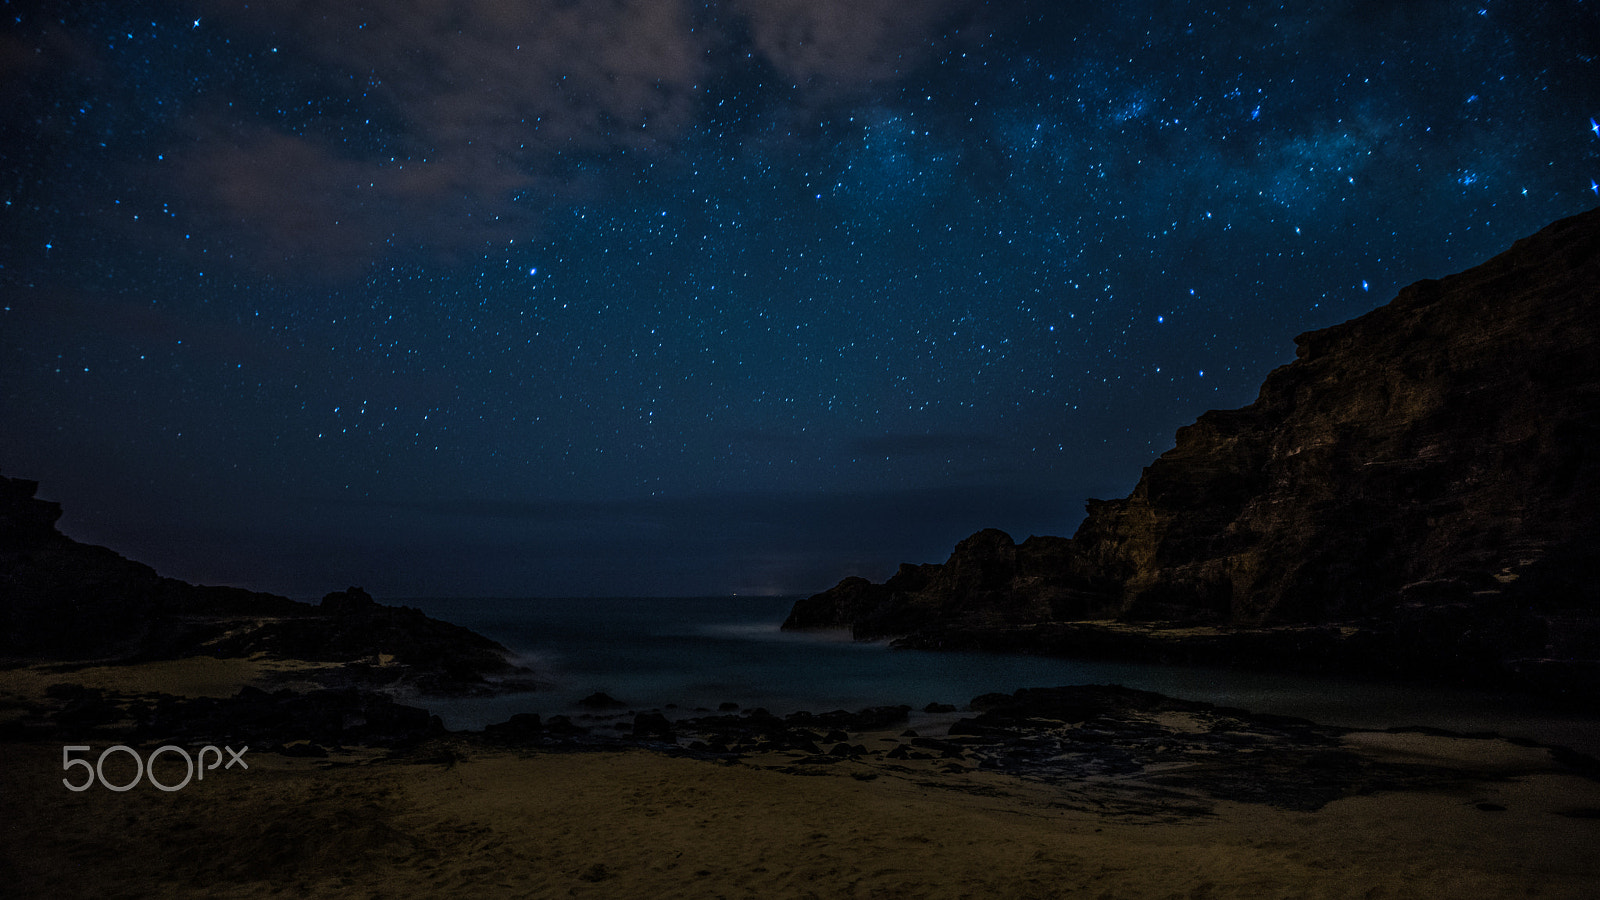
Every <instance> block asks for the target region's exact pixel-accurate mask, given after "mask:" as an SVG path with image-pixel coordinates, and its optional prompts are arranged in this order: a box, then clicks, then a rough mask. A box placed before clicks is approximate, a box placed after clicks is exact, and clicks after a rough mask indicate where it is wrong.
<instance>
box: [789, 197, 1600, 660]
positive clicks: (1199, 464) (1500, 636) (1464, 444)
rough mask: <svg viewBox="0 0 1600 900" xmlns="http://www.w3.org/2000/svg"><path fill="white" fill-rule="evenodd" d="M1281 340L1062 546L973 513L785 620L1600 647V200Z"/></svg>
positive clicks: (907, 628) (869, 627) (1581, 649)
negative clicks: (1440, 636) (1284, 357)
mask: <svg viewBox="0 0 1600 900" xmlns="http://www.w3.org/2000/svg"><path fill="white" fill-rule="evenodd" d="M1295 341H1296V343H1297V344H1298V345H1299V350H1298V359H1296V360H1295V361H1294V362H1293V363H1291V364H1289V365H1286V366H1283V367H1281V368H1279V369H1277V370H1276V371H1274V372H1272V373H1271V374H1270V375H1269V376H1268V377H1267V379H1266V381H1265V383H1264V384H1263V385H1262V388H1261V393H1260V396H1259V398H1258V399H1257V400H1256V402H1255V403H1252V404H1251V405H1249V406H1247V407H1244V408H1243V409H1238V410H1231V411H1225V412H1224V411H1212V412H1208V413H1206V414H1205V415H1203V416H1201V417H1200V418H1199V420H1198V421H1196V422H1195V423H1194V424H1193V425H1189V426H1187V427H1185V428H1183V429H1180V430H1179V432H1178V435H1177V445H1176V446H1175V447H1174V448H1173V449H1172V450H1169V451H1168V452H1167V453H1165V454H1163V455H1162V456H1161V457H1160V458H1159V459H1158V460H1156V461H1155V462H1154V463H1153V464H1151V465H1150V466H1149V467H1148V468H1146V469H1145V471H1144V475H1143V477H1142V478H1141V479H1140V481H1139V483H1138V485H1137V487H1135V488H1134V491H1133V493H1132V494H1131V495H1129V496H1128V497H1126V498H1124V499H1121V500H1112V501H1090V503H1089V510H1088V512H1089V514H1088V517H1087V518H1086V519H1085V520H1084V522H1083V524H1082V525H1081V526H1080V527H1079V529H1078V531H1077V533H1076V534H1075V535H1074V536H1073V538H1072V539H1071V540H1070V541H1064V540H1061V539H1058V538H1051V539H1041V538H1031V539H1030V540H1029V541H1028V542H1025V543H1024V544H1022V545H1020V546H1013V545H1012V544H1011V541H1010V540H1009V538H1005V536H1004V535H1003V534H1000V533H998V532H980V534H979V535H975V536H974V537H973V538H969V539H968V540H967V541H965V542H963V544H962V545H961V547H958V548H957V551H956V553H955V554H954V555H953V556H952V557H951V559H950V561H949V562H947V563H945V564H944V565H942V566H924V567H919V576H918V578H919V581H918V583H917V584H916V585H911V584H909V583H908V584H906V585H904V587H903V588H897V587H896V585H895V582H896V580H897V579H901V576H902V575H904V574H905V573H906V571H907V570H906V569H905V568H902V570H901V575H897V576H896V578H895V579H891V580H890V582H889V583H887V584H885V585H881V586H879V585H870V584H866V583H848V587H847V586H846V585H841V586H840V587H838V588H835V589H833V590H832V591H829V592H825V593H824V594H821V595H818V597H816V598H812V599H811V600H806V601H801V603H800V604H797V605H796V610H795V616H794V617H791V625H792V626H799V625H803V624H806V623H808V622H811V621H812V620H814V619H817V618H826V617H827V616H828V615H830V614H831V615H833V616H834V617H835V618H834V620H833V621H831V622H826V623H821V622H818V623H816V624H829V625H853V626H855V627H856V630H857V632H858V634H859V635H861V636H876V635H881V634H885V633H900V634H907V633H915V632H918V631H923V630H927V629H935V628H936V629H943V630H945V631H949V630H950V629H952V628H959V627H983V626H985V625H989V624H994V623H1000V624H1003V625H1006V626H1019V625H1031V624H1038V623H1045V622H1059V621H1064V620H1070V619H1093V618H1114V619H1119V620H1122V621H1125V622H1128V621H1163V622H1170V621H1183V622H1186V623H1191V624H1193V623H1212V624H1215V625H1218V626H1223V627H1261V626H1275V625H1285V624H1312V623H1337V622H1361V623H1366V624H1369V625H1371V624H1372V623H1377V624H1376V625H1375V626H1374V627H1390V628H1402V627H1403V628H1406V629H1412V630H1419V631H1426V630H1427V629H1428V628H1430V627H1433V626H1437V627H1439V628H1455V629H1461V628H1470V629H1476V630H1478V631H1479V632H1488V631H1494V632H1497V633H1496V634H1494V635H1493V636H1492V637H1485V638H1483V639H1485V640H1492V641H1496V642H1498V645H1499V646H1500V648H1501V649H1502V650H1504V652H1505V653H1506V654H1509V655H1517V656H1549V655H1563V654H1566V655H1585V654H1586V655H1587V658H1600V641H1597V640H1596V635H1595V633H1594V629H1593V628H1592V626H1591V625H1589V624H1587V623H1590V622H1592V621H1593V619H1594V618H1595V617H1596V616H1600V589H1597V587H1596V584H1597V578H1596V576H1597V575H1600V568H1597V565H1596V563H1595V562H1593V561H1591V560H1593V559H1595V558H1600V553H1595V552H1593V551H1592V549H1591V545H1592V544H1593V543H1594V542H1595V540H1596V538H1597V536H1600V450H1597V449H1596V448H1597V447H1600V210H1595V211H1592V212H1589V213H1585V214H1583V215H1579V216H1574V217H1572V218H1569V219H1564V220H1562V221H1560V222H1557V223H1555V224H1553V225H1551V226H1549V227H1548V228H1546V229H1544V230H1543V231H1541V232H1539V233H1538V234H1536V235H1534V236H1532V237H1529V238H1526V239H1524V240H1522V241H1519V242H1517V243H1516V244H1515V245H1514V246H1513V247H1512V248H1511V249H1510V250H1508V251H1506V252H1505V253H1503V254H1501V255H1499V256H1497V257H1495V258H1494V259H1492V260H1490V261H1488V262H1487V263H1484V264H1483V265H1481V266H1478V267H1477V268H1474V269H1471V270H1469V271H1467V272H1464V273H1462V274H1459V275H1454V276H1451V277H1448V278H1444V279H1442V280H1438V281H1423V282H1419V283H1417V284H1414V285H1412V286H1410V287H1408V288H1406V289H1405V290H1403V291H1401V293H1400V295H1399V296H1398V297H1397V298H1396V299H1395V300H1394V301H1393V302H1391V303H1389V304H1388V305H1386V306H1383V307H1381V308H1379V309H1376V310H1373V311H1372V312H1370V313H1368V314H1366V315H1364V316H1361V317H1360V318H1357V319H1354V320H1352V321H1349V322H1346V323H1343V324H1341V325H1336V326H1334V327H1332V328H1327V329H1324V330H1321V331H1315V332H1310V333H1308V334H1304V335H1301V336H1299V337H1298V338H1296V339H1295ZM922 570H926V571H922ZM841 591H844V592H846V593H848V594H849V595H850V596H851V597H853V598H854V599H853V600H852V601H851V602H849V603H842V602H840V592H841ZM864 598H865V599H864Z"/></svg>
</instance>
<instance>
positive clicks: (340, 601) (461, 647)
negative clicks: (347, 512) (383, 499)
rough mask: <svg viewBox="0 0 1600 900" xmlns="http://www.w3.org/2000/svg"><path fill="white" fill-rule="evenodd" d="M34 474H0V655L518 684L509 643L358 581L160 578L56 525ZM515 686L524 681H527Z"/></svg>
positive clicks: (442, 687) (465, 684) (466, 686)
mask: <svg viewBox="0 0 1600 900" xmlns="http://www.w3.org/2000/svg"><path fill="white" fill-rule="evenodd" d="M37 489H38V484H37V483H36V482H32V481H26V480H23V479H17V478H7V477H3V476H0V660H10V661H13V662H28V661H41V660H63V661H64V660H78V661H81V660H105V661H122V662H131V661H142V660H152V659H166V658H176V657H182V656H192V655H196V654H202V655H208V656H216V657H237V658H243V657H249V656H252V655H254V654H258V653H263V654H266V655H267V656H269V657H273V658H279V659H298V660H308V661H312V662H326V663H339V664H342V667H341V669H340V670H339V673H338V678H337V679H336V680H338V681H341V682H348V683H353V684H361V685H365V686H381V685H400V684H403V685H405V686H407V687H410V688H414V689H419V690H424V691H429V692H445V693H456V692H462V691H475V690H487V689H489V688H490V687H491V686H492V681H491V680H492V679H509V680H511V681H514V682H517V683H519V684H522V683H523V680H522V679H520V678H519V676H521V675H526V674H527V673H525V672H522V671H521V670H519V669H517V668H516V667H515V666H513V665H512V664H510V663H509V662H508V661H507V659H506V656H507V651H506V648H504V647H502V646H501V645H500V644H498V643H496V642H494V641H492V640H490V639H488V638H486V637H483V636H482V635H479V634H476V633H474V632H472V631H470V630H468V629H466V628H462V627H460V626H459V625H452V624H450V623H448V622H441V621H439V620H437V619H432V618H429V617H428V616H426V615H424V614H423V613H422V612H421V611H419V610H416V609H411V608H408V607H393V606H384V605H382V604H379V603H378V602H377V601H375V600H373V599H372V597H370V596H368V595H367V593H366V592H365V591H363V590H361V589H360V588H350V589H349V590H347V591H339V592H335V593H331V594H329V595H327V596H326V597H324V598H323V600H322V604H321V605H320V606H312V605H311V604H308V603H301V602H299V601H296V600H291V599H289V598H287V597H279V596H276V595H274V594H264V593H258V592H255V591H246V590H241V589H238V588H229V587H202V586H196V585H191V584H187V583H185V582H182V581H178V580H176V579H172V578H163V577H162V576H160V575H158V574H157V573H156V572H155V570H154V569H151V568H150V567H149V566H146V565H143V564H141V563H137V562H133V561H131V560H128V559H125V558H123V557H121V556H119V555H117V554H116V553H114V552H113V551H111V550H108V549H106V548H104V547H95V546H91V545H87V544H82V543H79V542H77V541H74V540H72V539H71V538H69V537H67V536H65V535H63V534H62V533H61V532H60V531H59V530H57V528H56V524H55V523H56V521H57V520H58V519H59V518H60V517H61V507H60V505H59V504H56V503H51V502H48V501H44V500H39V499H38V498H36V497H35V496H34V493H35V492H36V490H37ZM523 686H526V685H525V684H523Z"/></svg>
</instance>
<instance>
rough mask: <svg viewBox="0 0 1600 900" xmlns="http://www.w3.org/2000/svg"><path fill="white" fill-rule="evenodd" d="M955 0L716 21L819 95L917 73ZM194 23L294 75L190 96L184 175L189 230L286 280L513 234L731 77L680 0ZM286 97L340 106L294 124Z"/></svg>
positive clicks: (269, 2) (751, 9) (746, 2)
mask: <svg viewBox="0 0 1600 900" xmlns="http://www.w3.org/2000/svg"><path fill="white" fill-rule="evenodd" d="M965 2H966V0H759V2H758V0H733V6H732V9H733V10H734V11H735V14H736V15H735V18H737V19H738V20H739V21H741V22H743V23H744V24H745V25H746V26H747V27H748V33H749V36H750V42H751V44H753V45H754V48H755V49H756V50H757V51H758V52H759V53H760V54H761V55H762V56H764V57H765V59H766V60H767V61H768V62H769V63H770V64H771V65H772V66H773V67H774V68H775V69H777V70H778V71H780V72H782V73H784V74H785V75H786V76H788V77H789V78H792V79H793V80H794V81H795V82H796V83H800V84H804V85H806V86H807V87H808V88H809V89H810V90H811V94H810V95H811V96H813V97H816V96H825V97H831V96H834V95H836V94H837V93H839V92H841V91H842V92H846V93H848V92H850V91H853V90H856V89H859V88H862V87H864V86H868V85H872V84H878V83H882V82H884V81H887V80H892V79H895V78H897V77H899V76H900V75H902V74H903V73H905V72H907V71H909V70H911V69H913V68H915V67H916V66H917V65H919V64H920V63H921V62H922V61H924V60H925V59H926V58H928V56H929V55H930V54H931V53H932V51H933V48H934V46H935V44H936V43H937V42H938V41H939V40H940V36H941V34H942V29H944V28H945V27H946V25H947V24H948V23H949V22H950V21H951V20H952V16H953V13H954V11H955V10H956V9H957V7H958V6H960V5H964V4H965ZM205 12H206V15H207V17H208V21H211V22H213V23H214V26H213V27H218V28H222V29H224V30H226V31H228V32H229V33H231V34H232V35H234V36H235V37H236V38H237V40H236V43H237V44H239V45H250V46H253V47H256V48H259V49H258V50H257V51H256V52H255V54H254V62H253V63H250V65H252V66H255V67H259V73H258V80H257V81H256V82H254V83H263V82H265V83H277V81H278V80H281V79H288V80H289V81H290V82H294V80H295V79H299V82H298V85H297V86H291V87H289V88H287V91H288V95H286V96H288V97H289V99H288V100H285V99H284V98H283V97H281V96H278V95H274V98H275V99H274V101H270V102H275V103H281V104H283V105H284V108H282V109H275V110H273V111H270V112H265V113H263V112H260V111H258V112H257V113H255V114H254V115H251V114H248V113H241V112H240V110H243V109H248V108H251V107H252V106H253V105H255V104H259V103H260V102H261V101H262V100H263V99H264V98H262V97H234V96H220V95H219V96H213V97H211V98H208V101H207V102H206V103H205V104H196V105H195V106H194V108H193V109H194V110H195V111H194V112H192V113H191V119H190V120H189V121H188V123H187V125H186V130H187V132H188V134H187V135H186V137H187V138H188V140H187V141H186V145H185V146H186V149H185V150H182V151H179V152H178V153H177V154H175V155H176V156H177V158H178V159H179V160H181V162H182V168H183V172H184V174H183V175H182V176H180V178H181V179H182V183H183V184H184V185H185V186H186V187H187V188H188V192H189V196H191V197H193V198H195V199H196V201H197V203H196V208H197V209H198V210H199V211H200V212H201V214H202V215H203V216H204V217H205V218H204V220H203V221H202V222H200V223H199V224H198V228H197V230H205V226H222V227H223V228H224V229H226V230H232V229H239V228H242V229H243V235H244V237H245V241H244V244H243V246H244V247H245V248H246V253H248V254H251V255H253V256H255V257H256V262H257V264H258V265H264V266H266V267H267V268H269V269H271V270H274V271H276V272H278V273H279V274H283V275H299V276H305V275H306V274H307V273H321V274H322V275H324V276H328V277H332V278H335V279H338V278H343V277H346V276H348V275H351V274H354V273H355V272H358V271H359V270H360V269H361V268H362V267H364V266H365V265H366V264H368V263H370V262H371V261H372V260H373V259H375V258H377V257H379V256H382V255H384V254H386V253H390V252H393V251H395V250H401V249H421V250H424V251H425V252H428V253H431V254H441V253H442V254H447V255H448V254H451V253H453V252H464V251H467V250H470V249H475V248H478V247H481V246H482V245H483V244H484V243H485V242H487V241H496V240H499V239H505V238H508V237H513V236H516V235H526V234H528V233H529V231H530V228H529V226H530V225H537V219H536V217H537V216H538V215H539V213H538V211H537V209H536V208H531V207H529V206H528V205H522V204H516V203H514V202H513V198H514V197H516V196H518V195H523V196H546V197H548V196H563V195H566V196H571V195H573V193H574V192H576V191H581V190H583V184H584V182H583V181H582V180H574V179H573V178H572V176H571V173H572V171H573V165H574V163H575V162H581V161H583V160H585V159H589V158H593V157H594V156H596V155H599V156H606V155H614V154H617V153H620V152H626V153H638V152H644V153H649V152H658V151H663V150H666V149H670V148H672V147H673V146H676V144H677V142H679V141H680V140H682V139H683V138H684V137H685V136H686V135H687V134H689V133H691V132H692V129H693V127H694V124H695V121H696V117H697V115H698V114H699V112H700V109H701V103H702V101H703V99H704V94H705V91H706V86H707V85H708V84H709V83H711V82H712V81H713V79H714V76H715V74H716V73H715V72H714V71H713V67H714V66H715V65H734V64H736V63H735V61H732V60H722V61H721V62H720V63H717V62H715V60H716V59H717V55H716V54H717V53H718V51H719V49H726V47H727V46H728V44H727V38H728V37H729V32H728V31H727V26H726V25H718V24H717V23H716V22H715V21H714V20H713V19H707V18H706V17H704V16H703V15H701V14H699V13H697V12H696V11H695V10H694V9H692V8H691V6H690V4H688V3H686V2H683V0H605V2H571V0H530V2H510V0H391V2H386V3H381V4H379V3H312V2H307V0H254V2H251V3H248V4H246V3H230V4H222V5H216V6H212V5H208V6H207V7H206V8H205ZM741 64H742V63H741ZM242 83H245V82H243V81H242V80H240V79H235V80H234V81H233V82H231V85H232V86H233V87H232V89H233V90H235V91H237V90H240V88H239V87H238V85H240V84H242ZM271 90H281V89H279V88H271ZM301 95H304V96H301ZM295 104H300V105H301V106H305V107H307V108H315V107H317V106H319V105H321V104H326V105H327V106H328V107H329V108H330V109H334V110H340V112H338V113H332V114H330V115H329V116H317V115H315V114H314V113H309V112H308V113H302V114H299V118H296V113H295V112H294V110H293V109H291V108H290V107H293V106H294V105H295ZM374 123H376V124H374Z"/></svg>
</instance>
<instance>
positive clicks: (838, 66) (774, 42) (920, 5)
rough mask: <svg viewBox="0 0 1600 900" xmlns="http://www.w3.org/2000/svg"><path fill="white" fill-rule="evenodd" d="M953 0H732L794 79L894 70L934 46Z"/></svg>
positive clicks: (901, 70)
mask: <svg viewBox="0 0 1600 900" xmlns="http://www.w3.org/2000/svg"><path fill="white" fill-rule="evenodd" d="M963 5H965V4H963V3H961V2H960V0H737V2H736V4H735V6H736V8H737V9H739V10H740V11H742V12H743V13H744V15H745V16H746V17H747V18H748V19H749V22H750V30H751V35H752V37H753V39H754V41H755V44H756V47H757V48H758V49H759V50H760V51H761V53H762V54H763V55H764V56H765V57H766V58H767V60H768V61H770V62H771V63H772V65H773V66H774V67H775V68H776V69H777V70H778V71H780V72H782V73H784V74H785V75H787V76H788V77H789V78H791V79H793V80H794V81H795V83H796V84H800V85H808V84H810V85H816V84H818V83H820V84H823V85H835V86H844V87H851V86H858V85H863V84H868V83H873V82H882V81H887V80H892V79H894V78H897V77H899V76H901V75H903V74H905V73H906V72H908V71H910V70H912V69H914V68H916V67H917V66H918V65H920V64H921V63H922V62H923V61H924V60H926V59H927V58H928V57H929V56H930V55H931V53H932V51H933V49H934V42H935V40H936V38H937V37H938V35H939V31H940V27H941V26H942V25H943V24H944V23H945V22H947V21H948V20H949V19H950V18H951V16H952V14H953V13H954V12H955V11H956V10H957V9H958V8H959V7H961V6H963Z"/></svg>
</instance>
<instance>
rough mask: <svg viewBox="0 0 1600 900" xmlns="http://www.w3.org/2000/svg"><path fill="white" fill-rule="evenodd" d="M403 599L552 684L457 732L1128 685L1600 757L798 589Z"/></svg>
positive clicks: (1594, 742)
mask: <svg viewBox="0 0 1600 900" xmlns="http://www.w3.org/2000/svg"><path fill="white" fill-rule="evenodd" d="M403 602H404V603H405V604H406V605H409V606H416V607H419V608H421V609H422V610H423V611H424V612H426V613H428V614H429V615H431V616H434V617H435V618H440V619H444V620H446V621H449V622H455V623H457V624H460V625H465V626H466V627H468V628H471V629H473V630H474V631H477V632H479V633H481V634H485V635H488V636H489V637H492V638H494V639H495V640H497V641H499V642H500V643H502V644H504V645H505V646H506V647H508V648H510V649H511V650H512V652H513V653H515V654H516V655H517V656H518V658H519V660H520V661H521V662H522V663H523V664H524V665H527V666H529V667H531V668H532V669H533V670H534V671H535V672H537V673H538V675H539V677H540V678H541V679H542V680H544V681H545V682H547V684H548V686H547V687H546V688H544V689H542V690H539V691H536V692H533V693H526V694H511V695H506V696H501V697H494V698H489V699H472V700H452V701H430V702H428V704H427V705H428V706H429V707H430V708H432V709H433V711H434V712H436V713H438V714H439V715H440V716H442V717H443V718H444V720H445V724H446V725H447V726H448V727H451V728H456V729H462V728H481V727H483V726H484V725H486V724H489V723H491V722H500V721H504V720H505V719H507V718H509V717H510V716H511V715H512V714H514V713H518V712H537V713H540V714H542V715H545V716H549V715H554V714H566V715H573V714H578V713H581V712H583V710H582V709H581V708H580V707H579V706H578V705H577V701H578V700H579V699H581V698H583V697H586V696H588V695H590V694H592V693H594V692H596V691H604V692H605V693H607V694H609V695H611V696H612V697H615V698H617V699H618V700H621V701H622V702H624V703H626V704H627V705H628V707H629V708H630V709H658V708H659V709H667V708H668V707H669V706H675V708H676V711H677V712H678V713H681V714H690V713H693V712H695V711H696V710H706V709H711V710H714V709H716V708H717V706H718V704H721V703H724V702H732V703H737V704H739V706H740V707H742V708H746V709H749V708H753V707H765V708H767V709H768V710H771V711H772V712H774V713H778V714H780V715H781V714H785V713H789V712H794V711H797V710H810V711H812V712H826V711H828V710H833V709H849V710H855V709H861V708H863V707H868V706H885V705H893V704H908V705H910V706H912V707H913V708H915V709H919V710H920V709H921V708H922V707H924V706H926V705H927V704H929V703H935V702H937V703H948V704H952V705H955V706H958V707H961V706H964V705H965V704H966V703H967V701H969V700H971V699H972V698H973V697H976V696H978V695H979V694H984V693H989V692H992V691H1001V692H1006V693H1009V692H1011V691H1014V690H1017V689H1018V688H1024V687H1053V686H1057V685H1067V684H1122V685H1126V686H1128V687H1133V688H1140V689H1143V690H1151V691H1159V692H1161V693H1163V694H1167V695H1169V696H1174V697H1183V698H1186V699H1191V700H1202V701H1206V702H1209V703H1216V704H1219V705H1226V706H1238V707H1243V708H1245V709H1250V710H1254V711H1258V712H1272V713H1280V714H1284V715H1297V716H1303V717H1305V718H1309V719H1313V720H1315V721H1319V722H1325V723H1329V724H1336V725H1348V726H1357V727H1388V726H1392V725H1430V726H1434V727H1439V728H1450V729H1455V730H1460V731H1468V732H1471V731H1498V732H1500V733H1502V734H1505V735H1508V736H1519V737H1529V738H1532V739H1535V740H1541V741H1546V742H1555V743H1562V744H1566V745H1568V746H1572V747H1575V748H1578V749H1581V750H1584V751H1585V752H1589V753H1600V723H1597V722H1596V721H1595V720H1593V719H1592V718H1586V717H1581V716H1576V715H1572V714H1568V713H1563V712H1562V711H1560V710H1557V709H1553V708H1548V707H1547V706H1546V705H1544V704H1541V703H1539V702H1537V701H1534V700H1530V698H1528V697H1525V696H1521V695H1508V694H1497V693H1490V692H1483V691H1457V690H1447V689H1440V688H1430V687H1416V686H1399V685H1391V684H1382V683H1371V682H1359V681H1346V680H1339V679H1330V678H1312V677H1304V676H1295V675H1282V674H1271V673H1262V672H1252V671H1243V670H1235V669H1224V668H1210V667H1199V666H1158V665H1148V664H1135V663H1112V662H1098V661H1080V660H1067V659H1050V658H1045V657H1030V656H1018V655H1007V654H989V653H926V652H919V651H911V650H890V649H889V648H888V647H887V646H886V645H885V644H882V643H856V642H853V641H851V640H849V637H848V635H847V634H845V633H843V632H839V633H823V634H795V633H788V632H783V631H780V630H779V625H780V623H782V621H783V619H784V617H785V616H786V615H788V612H789V608H790V606H791V605H792V604H793V602H794V599H793V598H767V597H694V598H606V599H595V598H582V599H548V598H539V599H472V600H468V599H417V600H407V601H403ZM668 711H669V712H672V711H673V710H670V709H669V710H668Z"/></svg>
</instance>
